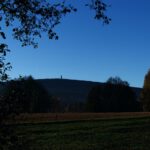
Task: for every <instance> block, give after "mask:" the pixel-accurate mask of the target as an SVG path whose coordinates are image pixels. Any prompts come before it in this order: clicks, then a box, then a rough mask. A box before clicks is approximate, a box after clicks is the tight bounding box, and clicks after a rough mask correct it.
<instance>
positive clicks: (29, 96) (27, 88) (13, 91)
mask: <svg viewBox="0 0 150 150" xmlns="http://www.w3.org/2000/svg"><path fill="white" fill-rule="evenodd" d="M1 99H3V101H7V102H8V103H9V104H10V105H11V106H12V108H11V107H10V109H11V110H10V111H11V112H13V109H14V111H15V112H18V113H46V112H55V111H58V108H59V101H58V99H57V98H55V97H53V96H52V95H50V94H49V93H48V92H47V90H46V89H45V88H44V87H43V86H42V85H41V84H39V83H38V82H37V81H36V80H34V79H33V78H32V76H29V77H21V78H19V79H16V80H12V81H9V82H7V84H6V87H5V90H4V92H3V94H2V97H1ZM12 104H13V105H12Z"/></svg>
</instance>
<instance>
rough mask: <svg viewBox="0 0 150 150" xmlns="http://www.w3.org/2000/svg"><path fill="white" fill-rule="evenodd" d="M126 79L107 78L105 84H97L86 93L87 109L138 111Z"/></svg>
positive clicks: (94, 110) (95, 110) (93, 110)
mask: <svg viewBox="0 0 150 150" xmlns="http://www.w3.org/2000/svg"><path fill="white" fill-rule="evenodd" d="M128 85H129V84H128V83H127V82H126V81H122V80H121V79H120V78H118V77H115V78H112V77H111V78H109V79H108V81H107V82H106V84H105V85H97V86H95V87H93V88H92V90H91V91H90V93H89V95H88V100H87V111H91V112H127V111H128V112H129V111H139V110H138V109H139V108H138V102H137V101H136V97H135V93H134V92H133V91H132V89H131V88H130V87H129V86H128Z"/></svg>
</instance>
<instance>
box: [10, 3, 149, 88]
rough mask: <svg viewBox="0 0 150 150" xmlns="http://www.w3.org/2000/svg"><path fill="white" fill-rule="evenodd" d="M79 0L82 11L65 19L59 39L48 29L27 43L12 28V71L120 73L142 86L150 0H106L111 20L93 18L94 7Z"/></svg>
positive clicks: (100, 76)
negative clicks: (35, 43)
mask: <svg viewBox="0 0 150 150" xmlns="http://www.w3.org/2000/svg"><path fill="white" fill-rule="evenodd" d="M86 1H87V0H83V1H81V2H79V1H74V6H76V7H77V8H78V11H77V12H76V13H73V14H70V15H68V16H66V17H65V18H63V19H62V23H61V24H60V25H58V26H57V28H56V31H57V33H58V35H59V40H58V41H54V40H49V39H48V37H47V36H46V35H43V37H42V38H41V39H40V40H39V47H38V48H37V49H34V48H33V47H29V46H28V47H21V43H20V42H19V41H16V40H14V39H13V38H12V36H11V33H10V32H9V29H7V31H8V33H7V35H8V36H7V44H8V45H9V49H11V52H10V54H9V55H8V56H7V60H8V61H10V62H11V64H12V66H13V68H12V70H11V71H10V72H9V75H10V77H11V78H12V79H13V78H16V77H18V76H19V75H22V76H24V75H32V76H33V77H34V78H36V79H39V78H40V79H42V78H60V76H61V75H62V76H63V78H65V79H77V80H88V81H98V82H105V81H106V80H107V79H108V78H109V77H111V76H112V77H115V76H119V77H120V78H121V79H122V80H126V81H128V82H129V84H130V85H131V86H135V87H142V86H143V81H144V76H145V74H146V73H147V71H148V69H149V68H150V0H104V2H106V3H107V4H110V5H111V7H109V8H108V11H107V15H108V16H109V17H110V18H111V19H112V22H111V23H110V24H109V25H103V23H102V22H99V21H96V20H94V19H93V17H94V13H93V12H92V11H91V10H89V9H88V8H87V7H85V6H84V5H83V2H85V3H86Z"/></svg>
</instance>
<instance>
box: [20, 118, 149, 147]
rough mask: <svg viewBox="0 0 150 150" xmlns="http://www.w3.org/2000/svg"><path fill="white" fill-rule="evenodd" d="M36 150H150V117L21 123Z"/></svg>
mask: <svg viewBox="0 0 150 150" xmlns="http://www.w3.org/2000/svg"><path fill="white" fill-rule="evenodd" d="M17 133H18V135H19V136H23V138H27V139H28V140H29V141H30V147H31V148H32V149H35V150H150V117H141V118H124V119H108V120H107V119H104V120H102V119H101V120H88V121H85V120H84V121H66V122H65V121H62V122H61V121H59V122H51V123H37V124H24V125H18V126H17Z"/></svg>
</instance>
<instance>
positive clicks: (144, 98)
mask: <svg viewBox="0 0 150 150" xmlns="http://www.w3.org/2000/svg"><path fill="white" fill-rule="evenodd" d="M140 100H141V102H142V105H143V110H144V111H150V70H148V72H147V74H146V75H145V79H144V85H143V89H142V92H141V97H140Z"/></svg>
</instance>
